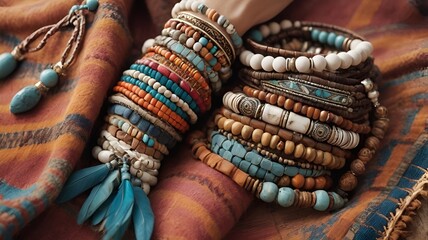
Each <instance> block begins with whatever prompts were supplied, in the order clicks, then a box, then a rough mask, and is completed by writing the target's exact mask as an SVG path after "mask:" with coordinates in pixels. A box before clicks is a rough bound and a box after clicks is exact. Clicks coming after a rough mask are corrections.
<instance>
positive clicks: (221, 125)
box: [214, 115, 227, 129]
mask: <svg viewBox="0 0 428 240" xmlns="http://www.w3.org/2000/svg"><path fill="white" fill-rule="evenodd" d="M217 116H220V117H219V118H217ZM217 116H216V118H215V119H214V120H215V121H216V124H217V126H218V127H219V128H220V129H224V122H225V121H226V119H227V118H225V117H221V115H217Z"/></svg>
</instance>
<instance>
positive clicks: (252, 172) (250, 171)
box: [248, 165, 259, 177]
mask: <svg viewBox="0 0 428 240" xmlns="http://www.w3.org/2000/svg"><path fill="white" fill-rule="evenodd" d="M257 170H259V168H258V167H257V166H255V165H251V166H250V168H249V169H248V174H250V176H251V177H255V176H256V173H257Z"/></svg>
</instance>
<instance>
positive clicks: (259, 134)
mask: <svg viewBox="0 0 428 240" xmlns="http://www.w3.org/2000/svg"><path fill="white" fill-rule="evenodd" d="M262 134H263V131H262V130H261V129H254V131H253V134H252V140H253V142H260V140H261V139H262Z"/></svg>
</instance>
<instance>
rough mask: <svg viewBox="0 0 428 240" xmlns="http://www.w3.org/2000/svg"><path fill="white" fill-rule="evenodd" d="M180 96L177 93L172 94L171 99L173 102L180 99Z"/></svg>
mask: <svg viewBox="0 0 428 240" xmlns="http://www.w3.org/2000/svg"><path fill="white" fill-rule="evenodd" d="M178 99H179V98H178V97H177V95H175V94H172V95H171V101H173V102H177V101H178Z"/></svg>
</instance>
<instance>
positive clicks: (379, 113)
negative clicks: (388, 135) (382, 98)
mask: <svg viewBox="0 0 428 240" xmlns="http://www.w3.org/2000/svg"><path fill="white" fill-rule="evenodd" d="M375 116H376V117H377V118H386V117H387V116H388V109H387V108H386V107H384V106H379V107H377V108H376V110H375Z"/></svg>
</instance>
